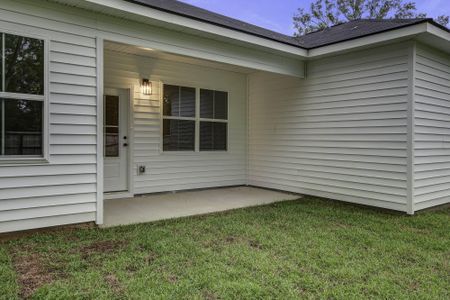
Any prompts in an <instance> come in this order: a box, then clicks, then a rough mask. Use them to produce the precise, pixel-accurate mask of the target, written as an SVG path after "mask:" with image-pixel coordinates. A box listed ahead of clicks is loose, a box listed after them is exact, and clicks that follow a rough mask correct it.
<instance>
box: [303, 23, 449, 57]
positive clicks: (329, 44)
mask: <svg viewBox="0 0 450 300" xmlns="http://www.w3.org/2000/svg"><path fill="white" fill-rule="evenodd" d="M422 23H431V24H433V25H437V26H438V27H441V29H444V28H445V29H446V30H447V31H448V32H450V30H449V29H448V28H446V27H445V26H442V25H440V24H438V23H436V22H435V21H434V20H433V19H432V18H424V19H422V20H417V22H413V23H407V24H404V25H401V26H398V27H395V28H389V29H385V30H381V31H378V32H372V33H368V34H363V35H360V36H356V37H351V38H348V39H344V40H340V41H336V42H331V43H327V44H323V45H320V46H314V47H309V48H306V49H308V50H314V49H318V48H322V47H326V46H331V45H335V44H340V43H344V42H348V41H352V40H357V39H360V38H364V37H368V36H372V35H376V34H382V33H386V32H390V31H395V30H399V29H402V28H405V27H409V26H414V25H418V24H422Z"/></svg>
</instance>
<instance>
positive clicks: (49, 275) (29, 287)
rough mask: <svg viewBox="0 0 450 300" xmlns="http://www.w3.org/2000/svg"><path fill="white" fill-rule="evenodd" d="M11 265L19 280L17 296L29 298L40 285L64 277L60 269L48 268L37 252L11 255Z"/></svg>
mask: <svg viewBox="0 0 450 300" xmlns="http://www.w3.org/2000/svg"><path fill="white" fill-rule="evenodd" d="M13 266H14V269H15V271H16V273H17V277H18V281H19V282H18V283H19V288H20V292H19V296H20V297H22V298H29V297H30V296H32V295H33V294H34V292H35V291H36V290H37V289H38V288H40V287H41V286H44V285H46V284H51V283H52V282H54V281H55V280H57V279H60V278H64V277H66V275H65V274H64V273H62V272H61V271H60V270H57V269H54V268H50V267H49V266H48V264H47V263H46V262H45V260H44V259H43V257H42V255H40V254H38V253H29V254H26V255H13Z"/></svg>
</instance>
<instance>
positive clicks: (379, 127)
mask: <svg viewBox="0 0 450 300" xmlns="http://www.w3.org/2000/svg"><path fill="white" fill-rule="evenodd" d="M408 51H409V44H399V45H393V46H388V47H382V48H377V49H372V50H365V51H361V52H355V53H351V54H346V55H341V56H337V57H333V58H325V59H321V60H318V61H311V62H309V63H308V65H307V78H306V79H305V80H301V79H296V78H289V77H286V76H278V75H270V74H267V73H258V74H254V75H251V76H250V86H249V94H250V100H249V101H250V107H249V111H250V125H249V126H250V141H249V143H250V144H249V183H250V184H252V185H256V186H263V187H269V188H275V189H281V190H286V191H292V192H298V193H304V194H310V195H317V196H323V197H329V198H332V199H337V200H343V201H349V202H355V203H361V204H368V205H372V206H379V207H384V208H390V209H395V210H401V211H405V210H406V204H407V203H406V202H407V200H406V199H407V134H406V133H407V101H408V79H409V78H408V77H409V76H408V72H409V64H408Z"/></svg>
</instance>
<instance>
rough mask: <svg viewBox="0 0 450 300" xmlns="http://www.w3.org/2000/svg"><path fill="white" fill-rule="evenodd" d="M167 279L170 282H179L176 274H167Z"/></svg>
mask: <svg viewBox="0 0 450 300" xmlns="http://www.w3.org/2000/svg"><path fill="white" fill-rule="evenodd" d="M167 281H168V282H170V283H173V284H175V283H177V282H178V276H176V275H169V276H167Z"/></svg>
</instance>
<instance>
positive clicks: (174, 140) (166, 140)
mask: <svg viewBox="0 0 450 300" xmlns="http://www.w3.org/2000/svg"><path fill="white" fill-rule="evenodd" d="M163 133H164V137H163V150H164V151H194V150H195V121H184V120H164V121H163Z"/></svg>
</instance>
